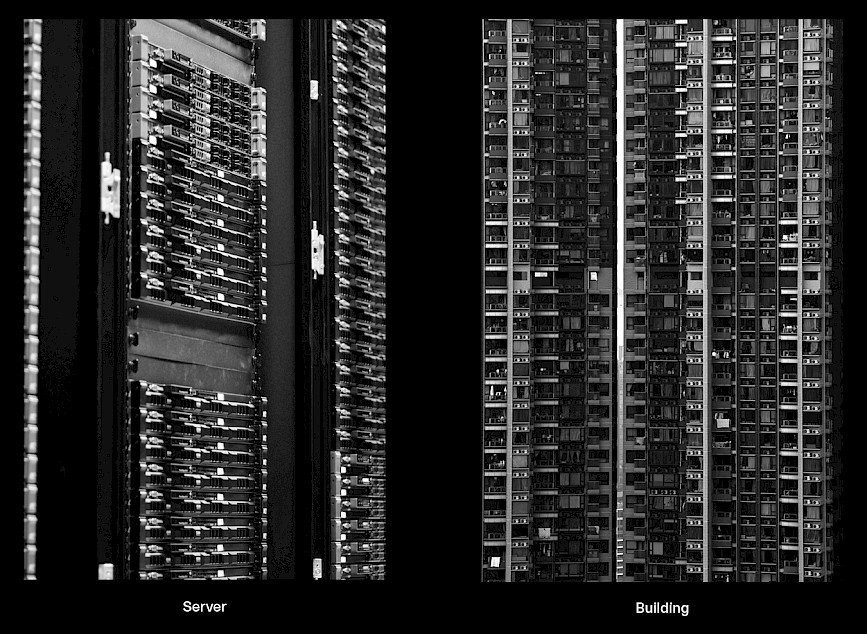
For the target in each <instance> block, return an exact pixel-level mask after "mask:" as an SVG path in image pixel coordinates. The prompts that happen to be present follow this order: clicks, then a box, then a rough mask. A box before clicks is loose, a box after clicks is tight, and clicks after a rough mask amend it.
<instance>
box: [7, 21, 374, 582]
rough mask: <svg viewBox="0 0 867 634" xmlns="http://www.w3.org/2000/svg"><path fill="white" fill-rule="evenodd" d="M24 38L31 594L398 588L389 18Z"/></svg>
mask: <svg viewBox="0 0 867 634" xmlns="http://www.w3.org/2000/svg"><path fill="white" fill-rule="evenodd" d="M24 45H25V55H24V58H25V66H24V73H25V85H24V123H25V130H24V141H25V143H24V146H25V156H24V159H25V169H24V172H25V183H24V211H25V220H24V234H25V245H24V258H25V271H24V318H25V326H24V412H23V417H24V424H25V481H24V496H25V498H24V504H25V509H24V521H25V531H24V537H25V540H24V555H25V561H24V566H25V570H24V576H25V578H27V579H51V578H60V577H61V576H62V574H63V573H62V570H63V569H64V568H67V569H68V567H69V566H70V565H75V566H80V569H83V570H87V569H94V570H93V573H94V574H93V577H94V578H97V577H98V578H99V579H102V580H111V579H134V580H175V579H200V580H209V579H211V580H222V579H227V580H228V579H321V580H339V579H384V578H385V378H386V377H385V346H386V335H385V23H384V21H382V20H265V19H246V20H219V19H194V20H154V19H136V20H132V19H130V20H98V19H88V20H25V21H24ZM40 299H41V300H42V301H41V303H40ZM37 349H38V353H37ZM37 373H40V374H39V378H40V380H39V381H38V382H37ZM71 412H75V415H76V418H77V419H87V420H92V421H95V422H96V425H95V427H96V432H97V433H96V437H97V470H96V473H95V477H96V483H97V531H96V536H97V557H96V561H94V560H93V557H92V551H90V550H89V549H86V550H88V551H89V552H88V553H87V556H82V555H70V554H69V551H68V550H65V549H64V548H63V547H62V541H63V538H64V536H63V535H61V534H60V531H59V530H58V529H57V528H56V527H57V526H58V524H57V519H58V518H61V517H69V516H70V513H72V512H73V506H74V504H75V503H74V502H73V501H72V500H71V499H70V498H71V496H72V493H73V490H78V489H76V488H75V487H76V485H78V483H81V486H80V487H79V488H80V489H84V490H87V491H92V488H91V487H92V478H93V472H92V471H90V470H88V469H87V468H85V467H82V466H81V461H82V459H81V455H82V454H83V455H86V456H92V453H91V452H92V444H90V443H92V438H93V436H92V435H90V434H82V433H81V428H79V429H78V430H77V432H74V431H72V430H71V429H70V427H69V425H68V417H69V416H70V415H71ZM37 428H38V430H39V442H38V443H37V440H36V430H37ZM89 429H93V428H92V427H91V428H89ZM79 448H80V449H81V450H82V454H79V455H78V458H76V459H75V460H74V459H73V458H74V456H73V454H75V453H76V450H77V449H79ZM78 514H79V515H81V513H80V512H79V513H78ZM81 521H82V522H84V523H85V524H88V525H89V526H92V523H90V522H89V521H87V520H86V518H81ZM37 522H38V523H37ZM79 532H81V534H82V536H83V537H84V538H85V539H86V540H87V543H92V541H91V539H92V537H91V535H92V534H93V533H92V530H91V531H88V530H85V529H81V530H80V531H79ZM75 556H78V557H82V561H81V562H79V561H74V562H73V561H71V559H70V557H75Z"/></svg>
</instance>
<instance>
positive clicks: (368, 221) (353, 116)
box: [330, 20, 385, 579]
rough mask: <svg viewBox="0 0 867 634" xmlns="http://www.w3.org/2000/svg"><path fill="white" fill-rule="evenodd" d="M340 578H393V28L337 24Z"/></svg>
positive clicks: (334, 509)
mask: <svg viewBox="0 0 867 634" xmlns="http://www.w3.org/2000/svg"><path fill="white" fill-rule="evenodd" d="M331 34H332V60H333V63H332V66H331V70H332V73H331V94H332V99H333V109H332V112H333V121H332V123H333V126H332V127H333V130H334V136H333V161H334V170H335V187H334V193H333V196H334V203H333V204H334V213H335V215H336V218H335V223H334V227H335V229H334V232H335V235H334V236H333V240H334V253H335V255H336V262H335V266H336V272H335V280H336V284H335V299H336V301H337V308H336V317H335V320H336V324H335V343H336V373H335V387H336V403H337V405H336V408H337V441H336V451H333V452H332V454H331V458H332V461H331V469H330V471H331V500H332V505H331V543H332V552H331V553H330V555H331V560H330V561H331V566H330V577H331V578H332V579H383V578H384V576H385V25H384V23H383V22H382V21H380V20H334V21H333V22H332V29H331Z"/></svg>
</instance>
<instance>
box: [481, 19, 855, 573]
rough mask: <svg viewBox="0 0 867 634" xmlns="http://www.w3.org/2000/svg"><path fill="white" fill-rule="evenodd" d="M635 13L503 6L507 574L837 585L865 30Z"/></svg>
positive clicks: (495, 417)
mask: <svg viewBox="0 0 867 634" xmlns="http://www.w3.org/2000/svg"><path fill="white" fill-rule="evenodd" d="M617 28H619V29H621V30H620V32H619V33H617V34H616V36H615V24H614V23H613V22H606V21H596V22H594V21H592V20H570V21H559V20H486V21H485V25H484V29H485V31H484V98H485V103H484V117H485V119H484V143H485V146H484V152H485V154H484V161H485V163H484V182H485V192H484V196H485V198H484V205H485V208H484V214H485V219H484V222H485V307H484V311H485V313H484V314H485V333H484V339H485V358H484V359H485V363H484V367H485V377H484V384H485V385H484V420H483V425H484V497H485V500H484V520H483V521H484V527H485V535H484V563H483V578H484V579H486V580H500V581H502V580H505V581H519V580H537V579H538V580H542V579H560V578H563V577H568V576H570V575H567V574H565V573H566V571H567V570H572V571H575V572H576V573H578V574H577V578H578V579H583V580H597V579H598V580H600V581H601V580H618V581H827V580H830V579H831V578H832V576H833V563H834V541H835V517H836V516H835V513H836V510H837V508H838V496H839V490H840V489H839V482H838V475H839V452H840V437H839V430H840V425H841V422H842V421H841V414H840V412H839V408H838V407H835V405H839V402H840V394H839V390H840V385H841V381H840V380H839V379H840V376H839V372H840V367H841V365H840V363H839V362H840V361H841V359H842V352H841V339H840V336H839V335H840V328H839V320H840V308H841V306H840V297H839V294H837V293H834V292H833V291H834V290H835V289H836V288H837V287H838V280H839V278H838V277H836V276H837V275H838V274H839V270H838V269H839V256H840V252H839V240H838V238H839V227H840V221H841V214H842V208H841V194H842V191H841V190H842V187H841V180H840V179H841V176H842V166H841V160H840V156H841V147H840V139H839V135H840V131H841V125H840V120H839V117H840V101H841V99H840V94H839V90H840V87H839V83H838V82H837V81H835V75H839V73H838V69H837V67H836V64H838V63H839V61H838V60H837V58H835V45H836V43H837V42H838V41H839V37H840V29H841V24H840V23H839V22H836V21H832V20H818V19H814V20H810V19H788V20H782V19H781V20H776V19H775V20H769V19H752V20H750V19H707V20H705V19H699V20H686V19H683V20H679V19H667V20H652V19H645V20H634V19H631V20H623V21H620V22H619V24H618V25H617ZM584 29H586V32H585V31H584ZM591 30H592V31H591ZM593 31H595V32H593ZM600 35H601V37H602V42H601V44H600V49H599V52H598V53H597V52H595V50H596V49H595V46H596V44H595V42H596V41H598V40H596V39H595V37H596V36H600ZM615 37H617V38H618V39H619V40H620V43H619V45H618V46H617V47H616V51H615V46H614V41H615ZM525 50H526V51H527V53H526V57H527V58H529V59H527V60H526V61H525V60H524V58H523V55H524V51H525ZM549 50H550V51H552V52H553V56H551V57H548V51H549ZM575 50H578V51H584V52H586V57H585V55H584V53H583V52H582V53H580V54H579V55H577V58H578V59H580V60H582V62H577V64H578V65H577V66H567V67H561V66H560V64H562V63H564V61H563V60H567V59H569V58H570V55H572V53H571V51H575ZM615 52H616V55H617V57H618V59H617V60H616V61H617V64H612V65H606V64H608V63H610V62H611V61H613V57H614V55H615ZM552 59H553V64H554V65H553V66H548V65H546V64H550V63H551V61H550V60H552ZM572 59H573V60H575V57H572ZM585 59H586V65H585V64H584V63H583V60H585ZM595 60H599V61H598V62H597V61H595ZM567 63H568V62H567ZM572 63H573V64H574V63H576V62H574V61H573V62H572ZM599 63H601V64H602V66H601V67H600V66H597V64H599ZM525 66H526V67H527V70H525V69H524V67H525ZM530 67H532V71H531V70H529V68H530ZM615 69H617V71H616V72H615ZM549 71H553V73H551V72H549ZM600 71H601V73H602V74H603V75H604V76H601V75H600ZM567 73H577V74H578V76H579V77H580V79H579V80H578V81H576V82H575V83H572V82H573V81H574V79H573V78H574V77H575V74H567ZM601 79H605V80H607V82H608V83H607V86H605V87H604V88H603V89H602V91H601V93H595V91H593V90H592V89H591V87H595V86H598V85H600V84H596V83H595V82H596V81H599V80H601ZM584 82H586V84H585V83H584ZM615 86H617V88H616V90H615ZM521 91H527V93H522V92H521ZM549 93H553V108H554V109H553V110H547V109H546V108H550V106H549V105H547V104H550V103H551V100H550V98H549V97H548V96H547V95H548V94H549ZM525 94H526V97H525V96H524V95H525ZM615 96H616V100H617V102H618V105H619V106H620V111H619V113H618V115H619V118H620V120H618V121H616V122H615V120H614V119H615V111H614V108H613V105H614V103H615ZM524 100H526V101H524ZM570 100H574V101H570ZM596 103H598V104H599V105H595V104H596ZM576 104H580V105H578V107H577V108H575V107H574V105H576ZM591 108H594V109H595V111H593V110H591ZM600 108H601V111H600V110H599V109H600ZM574 113H580V116H581V117H583V116H584V114H585V113H586V116H587V120H586V122H584V121H583V118H582V120H581V123H579V124H578V127H577V128H571V129H570V128H568V127H566V126H563V125H562V122H563V121H564V120H568V118H570V117H573V116H574ZM597 117H598V118H597ZM597 122H598V123H599V124H600V128H595V123H597ZM524 125H526V126H527V128H526V131H525V128H524V127H523V126H524ZM551 128H553V130H551ZM606 128H607V132H608V134H607V136H602V137H596V136H595V135H594V134H593V132H594V131H595V130H601V131H602V134H603V135H606ZM549 130H551V131H550V132H549ZM618 130H620V132H619V135H618V136H615V134H616V133H615V131H618ZM524 137H529V140H528V141H524V140H523V138H524ZM552 137H553V140H552V141H551V142H548V141H547V139H548V138H552ZM597 139H598V140H597ZM546 143H550V145H551V146H553V147H554V151H555V154H554V155H553V156H549V155H548V154H546V153H544V147H545V144H546ZM597 143H598V144H599V145H596V144H597ZM606 146H607V147H611V148H617V150H618V154H617V157H616V161H617V163H616V168H615V158H614V157H613V156H612V155H610V154H604V152H605V147H606ZM597 147H601V148H602V151H603V154H602V156H601V158H597V156H598V154H597V155H596V156H594V154H593V152H594V150H595V148H597ZM566 148H578V149H576V150H574V151H575V154H569V153H566ZM596 152H598V150H596ZM551 159H553V163H551V162H549V161H550V160H551ZM585 161H586V163H585ZM573 170H574V171H573ZM596 170H601V171H596ZM597 174H601V177H602V180H601V182H599V184H598V185H596V184H595V183H594V180H593V175H597ZM615 175H618V178H617V179H616V181H615V178H614V177H615ZM597 178H598V177H597ZM572 179H576V180H577V181H578V183H580V184H579V189H578V190H577V192H578V193H577V194H575V195H574V199H573V196H572V195H571V194H570V193H569V192H572V191H576V190H574V189H571V188H572V187H573V185H571V182H574V181H573V180H572ZM585 182H586V183H587V190H586V198H585V195H584V190H583V186H584V185H583V183H585ZM615 182H616V187H617V198H616V200H617V204H616V205H615V204H614V202H613V201H614V198H613V197H612V198H604V196H605V194H604V193H603V194H602V195H603V198H602V200H599V199H596V201H597V202H594V199H593V198H592V196H593V193H594V191H595V190H596V189H597V188H598V189H601V191H603V192H604V191H605V188H606V187H609V186H613V184H614V183H615ZM549 183H550V184H549ZM548 191H553V192H554V199H553V201H552V202H553V205H552V208H551V209H550V212H551V215H550V216H546V215H545V214H546V212H548V207H547V206H548V205H551V202H549V200H550V199H548V198H547V197H546V193H547V192H548ZM594 205H598V207H595V208H594ZM585 206H586V207H585ZM567 209H574V210H576V211H577V214H578V216H577V218H576V217H572V216H571V215H570V214H569V213H567V212H566V211H565V210H567ZM595 213H599V214H600V216H599V217H600V218H602V219H604V222H606V223H607V224H602V225H594V224H591V219H592V218H594V217H596V216H595ZM579 218H580V219H579ZM617 218H620V224H619V226H617V225H615V219H617ZM573 223H574V224H573ZM549 226H553V227H554V228H553V229H550V230H549V229H548V227H549ZM576 229H577V231H576ZM548 231H551V233H547V232H548ZM615 233H616V234H618V236H619V237H618V240H617V242H618V247H619V253H620V254H621V256H622V258H621V259H620V261H619V262H618V263H617V265H618V266H619V271H618V274H619V276H620V279H621V280H622V282H621V283H620V284H617V283H616V279H617V278H615V277H614V271H615V268H614V267H615V264H614V258H615V248H614V246H613V245H614V235H615ZM600 234H601V235H600ZM578 235H580V236H581V237H580V239H578V240H576V241H575V242H574V243H573V244H565V243H568V242H569V240H570V238H571V237H572V236H576V237H577V236H578ZM600 238H601V239H602V241H603V244H608V245H609V246H608V248H609V251H610V255H608V256H606V251H605V249H604V247H603V250H602V252H601V256H602V258H603V260H602V261H601V262H599V263H600V264H601V265H602V266H601V268H599V269H596V268H594V260H593V255H592V254H593V249H594V241H595V242H596V243H597V244H598V243H599V242H598V241H599V239H600ZM594 239H595V240H594ZM585 240H586V242H584V241H585ZM549 241H550V242H552V243H553V244H552V245H551V246H548V245H547V244H545V243H547V242H549ZM525 245H526V246H525ZM585 245H586V246H585ZM524 248H526V249H529V250H530V255H529V256H524V255H523V251H522V249H524ZM583 249H586V252H584V251H583ZM597 253H598V252H597ZM574 257H578V258H581V263H580V264H578V265H577V266H576V265H575V264H574V262H575V260H573V259H572V258H574ZM584 258H586V259H584ZM605 258H607V259H605ZM573 266H574V267H575V268H574V269H572V268H571V267H573ZM606 267H607V268H606ZM572 270H575V271H581V273H580V274H579V275H578V278H579V279H580V280H581V281H580V282H578V283H577V285H575V283H574V282H566V283H561V281H560V280H561V276H563V275H564V273H565V275H567V276H568V275H570V273H571V271H572ZM549 275H550V276H552V278H551V279H547V276H549ZM585 276H586V277H585ZM564 286H565V288H564ZM575 293H578V294H577V295H576V294H575ZM584 293H586V294H587V299H586V304H584V303H583V301H584V300H583V297H582V295H583V294H584ZM526 294H529V295H530V298H529V300H527V299H523V297H525V296H526ZM578 298H581V299H578ZM576 299H578V302H577V303H573V302H575V300H576ZM600 305H601V306H602V307H603V310H606V308H607V310H606V312H595V313H594V312H591V309H592V308H593V307H599V306H600ZM543 306H546V307H547V310H550V311H553V312H542V307H543ZM609 307H610V308H609ZM618 310H619V313H618ZM552 317H553V318H552ZM615 318H619V321H620V323H619V324H615V323H614V319H615ZM609 320H610V321H609ZM599 328H601V329H602V330H601V333H603V334H602V335H601V336H600V334H597V333H598V332H600V330H598V329H599ZM573 329H577V333H576V332H573ZM543 333H544V334H543ZM576 335H577V336H576ZM524 339H526V340H529V342H530V343H529V344H523V343H522V341H523V340H524ZM546 339H547V340H548V342H545V343H542V342H543V341H545V340H546ZM570 346H575V348H574V349H575V350H578V349H580V350H581V355H580V356H579V355H577V354H575V353H573V352H570V351H569V350H570ZM598 346H601V347H602V352H603V354H604V355H605V356H604V357H594V356H590V355H591V351H595V352H599V351H600V348H599V347H598ZM615 354H616V355H617V357H616V359H615V357H614V355H615ZM524 364H527V365H524ZM585 364H586V365H585ZM609 364H610V365H609ZM576 366H577V367H578V368H580V370H577V371H576ZM547 371H550V372H551V374H549V375H547V376H546V375H545V372H547ZM603 372H605V373H604V374H603ZM609 373H613V375H614V376H613V377H612V375H611V374H609ZM596 376H601V377H604V378H603V379H601V380H600V379H597V378H595V377H596ZM603 390H604V392H603ZM609 390H610V391H609ZM540 394H544V395H546V396H548V397H550V398H552V399H553V400H541V399H540V398H539V395H540ZM600 397H601V399H600ZM525 399H526V400H525ZM573 399H574V400H573ZM602 415H604V417H602ZM573 434H574V435H573ZM573 442H575V443H576V444H572V443H573ZM551 443H553V444H551ZM600 460H602V462H600ZM548 474H552V475H548ZM572 478H575V480H573V479H572ZM525 479H526V480H525ZM600 482H603V483H604V484H603V485H602V486H600V484H599V483H600ZM572 483H580V484H579V487H578V488H571V487H570V485H571V484H572ZM612 507H613V514H614V515H613V519H612ZM602 509H604V511H603V510H602ZM609 522H613V523H610V524H609ZM525 525H526V528H525ZM573 526H574V527H579V530H580V531H581V532H578V533H573V532H572V531H571V530H570V528H571V527H573ZM594 527H598V528H594ZM596 531H598V537H597V532H596ZM573 535H575V536H580V539H579V540H575V541H572V540H571V539H570V537H572V536H573ZM600 539H601V540H603V541H607V543H605V544H604V546H603V545H601V544H598V543H597V540H600ZM581 540H586V542H585V543H584V544H583V545H582V546H578V545H577V543H581ZM576 542H577V543H576ZM573 544H575V545H574V549H573ZM603 549H605V550H603ZM573 553H574V554H577V555H578V556H577V557H575V558H572V557H571V555H572V554H573ZM597 553H598V554H597ZM570 566H572V568H570ZM602 570H606V571H607V574H606V575H602V574H598V573H601V572H602ZM573 578H575V576H574V575H573Z"/></svg>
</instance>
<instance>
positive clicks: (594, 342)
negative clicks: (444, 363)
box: [483, 19, 616, 581]
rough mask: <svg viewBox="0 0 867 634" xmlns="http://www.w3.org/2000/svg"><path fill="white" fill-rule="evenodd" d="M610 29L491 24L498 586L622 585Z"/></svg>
mask: <svg viewBox="0 0 867 634" xmlns="http://www.w3.org/2000/svg"><path fill="white" fill-rule="evenodd" d="M614 34H615V31H614V21H613V20H529V19H524V20H507V19H490V20H485V21H484V32H483V39H484V48H483V81H484V97H483V98H484V106H483V112H484V114H483V124H484V133H483V145H484V147H483V150H484V209H483V215H484V227H485V229H484V235H485V244H484V271H485V279H484V395H483V400H484V416H483V418H484V420H483V425H484V571H483V577H484V579H485V580H491V581H536V580H539V581H541V580H570V581H581V580H600V581H606V580H613V578H614V573H615V570H614V565H613V561H614V549H613V538H612V536H613V530H614V521H613V518H614V515H613V513H614V504H613V499H614V498H613V491H614V484H615V482H614V480H615V478H614V473H613V466H614V458H615V456H614V453H613V445H612V442H613V437H614V431H615V427H614V421H615V418H614V416H615V410H614V404H615V400H614V395H615V392H616V387H615V385H616V381H615V375H616V372H615V371H616V367H615V337H614V328H615V317H616V315H615V297H614V274H615V265H616V248H615V230H614V229H615V204H614V201H615V193H616V187H615V169H614V166H615V153H616V143H615V121H614V113H615V100H614V90H615V81H614V68H615V64H614V63H615V60H614Z"/></svg>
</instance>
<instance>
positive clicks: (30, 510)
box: [24, 20, 42, 579]
mask: <svg viewBox="0 0 867 634" xmlns="http://www.w3.org/2000/svg"><path fill="white" fill-rule="evenodd" d="M41 82H42V20H24V577H25V578H26V579H35V578H36V464H37V454H36V450H37V446H36V432H37V407H38V404H39V399H38V397H37V382H38V381H37V379H38V374H39V196H40V186H39V170H40V141H41V136H40V132H39V128H40V113H41V105H40V102H41V100H42V94H41V93H42V90H41Z"/></svg>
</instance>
